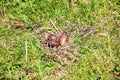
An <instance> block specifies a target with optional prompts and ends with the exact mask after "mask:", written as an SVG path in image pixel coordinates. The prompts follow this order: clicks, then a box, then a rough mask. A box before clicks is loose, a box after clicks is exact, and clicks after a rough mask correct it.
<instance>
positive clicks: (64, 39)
mask: <svg viewBox="0 0 120 80" xmlns="http://www.w3.org/2000/svg"><path fill="white" fill-rule="evenodd" d="M68 42H69V35H68V33H67V32H63V33H62V35H61V36H60V45H61V46H66V45H67V44H68Z"/></svg>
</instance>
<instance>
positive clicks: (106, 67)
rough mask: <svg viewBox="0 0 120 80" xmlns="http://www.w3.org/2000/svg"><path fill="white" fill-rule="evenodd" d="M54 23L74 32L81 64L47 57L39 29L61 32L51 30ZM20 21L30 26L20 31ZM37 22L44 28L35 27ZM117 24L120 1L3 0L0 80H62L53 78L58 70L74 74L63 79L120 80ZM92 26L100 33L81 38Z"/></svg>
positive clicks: (119, 22)
mask: <svg viewBox="0 0 120 80" xmlns="http://www.w3.org/2000/svg"><path fill="white" fill-rule="evenodd" d="M50 19H51V20H53V21H56V23H55V25H56V26H57V28H58V29H63V28H65V30H66V31H68V32H70V33H71V34H72V38H71V39H70V46H73V45H75V46H76V48H77V49H78V50H77V52H75V53H76V54H77V55H79V60H78V61H76V62H74V61H72V60H71V61H68V63H70V64H69V65H67V66H60V64H59V63H57V62H55V61H53V59H51V58H50V57H47V55H46V51H45V49H44V48H43V47H42V46H41V43H40V40H39V38H38V35H37V34H36V30H38V29H39V28H44V29H52V30H53V31H55V30H54V29H53V28H52V27H50V26H51V24H50ZM16 21H19V22H20V23H21V24H26V25H25V26H17V27H16V26H14V25H13V24H14V23H15V22H16ZM35 23H38V25H37V26H35V27H33V28H32V27H31V25H34V24H35ZM117 25H120V0H100V1H97V0H1V1H0V80H19V79H20V80H21V79H22V80H31V79H33V80H40V79H42V80H50V79H51V80H56V78H55V77H53V78H49V75H50V74H51V73H53V72H54V71H56V68H58V67H60V70H67V71H68V72H67V74H66V75H65V76H61V77H60V80H64V79H66V80H119V79H120V76H117V75H116V74H115V73H117V74H120V26H117ZM88 26H91V27H95V31H96V33H92V34H90V35H88V36H86V37H83V36H80V34H79V33H80V32H81V29H84V28H86V27H88ZM100 34H101V35H100ZM26 42H27V47H28V50H27V51H28V52H27V53H28V54H27V55H26V49H25V47H26V46H25V43H26ZM46 59H47V60H46ZM58 61H59V59H58ZM60 61H62V60H60ZM63 62H64V60H63ZM27 66H28V67H29V68H30V69H29V70H30V72H36V73H37V75H36V76H35V77H27V76H26V75H25V74H24V73H23V72H22V70H23V69H24V68H25V67H27ZM58 71H59V69H58ZM112 71H113V72H112ZM58 73H59V72H58Z"/></svg>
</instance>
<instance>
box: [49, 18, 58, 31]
mask: <svg viewBox="0 0 120 80" xmlns="http://www.w3.org/2000/svg"><path fill="white" fill-rule="evenodd" d="M50 22H51V23H52V25H53V28H54V29H55V30H56V31H57V32H59V33H60V30H58V29H57V27H56V26H55V24H54V23H53V21H52V20H51V19H50Z"/></svg>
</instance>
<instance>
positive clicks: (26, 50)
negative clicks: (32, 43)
mask: <svg viewBox="0 0 120 80" xmlns="http://www.w3.org/2000/svg"><path fill="white" fill-rule="evenodd" d="M25 52H26V56H25V57H26V62H27V56H28V49H27V41H25Z"/></svg>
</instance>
